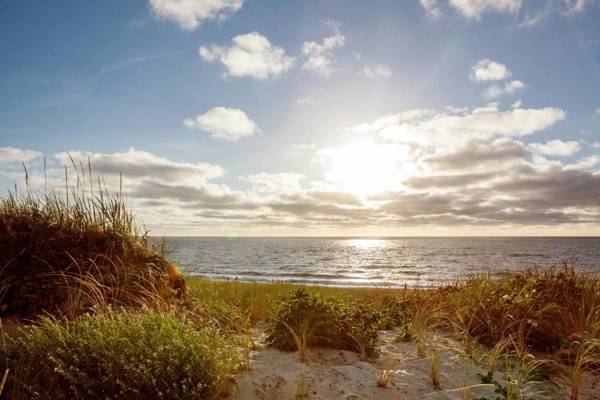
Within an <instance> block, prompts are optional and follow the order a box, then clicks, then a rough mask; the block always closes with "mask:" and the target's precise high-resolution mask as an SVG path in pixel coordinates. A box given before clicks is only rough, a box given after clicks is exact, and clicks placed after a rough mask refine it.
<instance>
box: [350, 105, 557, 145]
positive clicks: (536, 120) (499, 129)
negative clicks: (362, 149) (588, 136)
mask: <svg viewBox="0 0 600 400" xmlns="http://www.w3.org/2000/svg"><path fill="white" fill-rule="evenodd" d="M565 117H566V113H565V111H563V110H561V109H559V108H554V107H545V108H538V109H535V108H532V109H526V108H514V109H510V110H500V109H499V108H498V106H497V105H490V106H486V107H478V108H473V109H466V110H465V109H458V110H456V109H449V110H448V109H447V110H441V111H436V110H427V109H415V110H409V111H405V112H402V113H398V114H388V115H385V116H383V117H381V118H378V119H377V120H375V121H373V122H371V123H366V124H359V125H356V126H354V127H351V128H349V131H350V132H354V133H363V134H365V133H373V134H376V135H378V136H379V137H381V138H382V139H384V140H387V141H391V142H396V143H408V144H411V143H413V144H420V145H439V144H440V143H443V144H444V145H458V144H461V143H466V142H469V141H472V140H482V139H490V138H493V137H497V136H513V137H519V136H525V135H529V134H532V133H535V132H538V131H541V130H544V129H547V128H548V127H550V126H552V125H554V124H556V123H557V122H559V121H561V120H563V119H564V118H565Z"/></svg>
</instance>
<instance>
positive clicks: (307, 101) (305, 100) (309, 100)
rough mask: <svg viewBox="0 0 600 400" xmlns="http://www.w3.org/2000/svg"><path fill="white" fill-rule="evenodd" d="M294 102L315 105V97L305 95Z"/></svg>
mask: <svg viewBox="0 0 600 400" xmlns="http://www.w3.org/2000/svg"><path fill="white" fill-rule="evenodd" d="M296 104H309V105H315V104H317V100H315V98H314V97H312V96H306V97H302V98H300V99H298V100H296Z"/></svg>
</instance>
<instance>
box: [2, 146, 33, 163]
mask: <svg viewBox="0 0 600 400" xmlns="http://www.w3.org/2000/svg"><path fill="white" fill-rule="evenodd" d="M42 156H43V154H42V153H40V152H39V151H35V150H29V149H18V148H15V147H0V163H12V162H28V161H31V160H33V159H36V158H39V157H42Z"/></svg>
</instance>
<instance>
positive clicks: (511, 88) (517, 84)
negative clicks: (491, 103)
mask: <svg viewBox="0 0 600 400" xmlns="http://www.w3.org/2000/svg"><path fill="white" fill-rule="evenodd" d="M524 88H525V84H524V83H523V82H521V81H519V80H514V81H510V82H507V83H505V84H504V86H499V85H492V86H490V87H489V88H488V89H487V90H486V91H485V92H484V97H487V98H489V99H496V98H498V97H500V96H503V95H505V94H513V93H515V92H516V91H518V90H522V89H524Z"/></svg>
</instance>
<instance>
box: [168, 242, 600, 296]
mask: <svg viewBox="0 0 600 400" xmlns="http://www.w3.org/2000/svg"><path fill="white" fill-rule="evenodd" d="M167 247H168V248H169V254H170V257H171V258H172V259H173V260H174V261H175V262H176V263H177V264H178V265H179V266H180V268H181V269H182V270H183V271H184V273H186V274H189V275H195V276H202V277H206V278H210V279H240V280H246V281H262V282H267V281H273V280H276V281H286V282H295V283H305V284H323V285H335V286H378V287H385V286H390V287H399V286H404V285H408V286H416V285H435V284H441V283H443V282H446V281H449V280H452V279H455V278H457V277H464V276H465V275H467V274H472V273H476V272H481V271H492V272H503V271H514V270H520V269H524V268H549V267H551V266H553V265H556V264H559V263H563V262H565V261H575V262H576V263H577V265H578V267H579V268H581V269H584V270H588V271H600V238H598V237H596V238H555V237H552V238H550V237H548V238H530V237H529V238H481V237H479V238H422V237H421V238H205V237H202V238H183V237H177V238H176V237H171V238H167Z"/></svg>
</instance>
